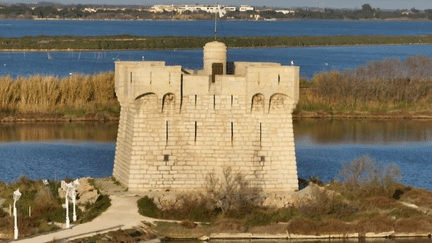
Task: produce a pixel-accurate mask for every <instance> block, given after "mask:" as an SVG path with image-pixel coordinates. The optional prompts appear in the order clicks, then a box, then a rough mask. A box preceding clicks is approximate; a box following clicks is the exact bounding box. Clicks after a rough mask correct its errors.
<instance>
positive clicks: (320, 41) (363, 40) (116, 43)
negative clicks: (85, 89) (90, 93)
mask: <svg viewBox="0 0 432 243" xmlns="http://www.w3.org/2000/svg"><path fill="white" fill-rule="evenodd" d="M217 40H218V41H220V42H223V43H225V44H226V45H227V47H228V48H282V47H317V46H325V47H326V46H372V45H376V46H380V45H424V44H432V35H421V36H371V35H359V36H352V35H346V36H308V35H305V36H259V37H257V36H230V37H219V38H218V39H217ZM210 41H214V38H213V37H196V36H133V35H111V36H35V37H19V38H14V37H10V38H0V52H23V51H28V52H50V51H55V52H57V51H65V52H69V51H70V52H76V51H81V52H85V51H121V50H128V51H136V50H173V49H176V50H183V49H184V50H187V49H201V48H202V46H204V45H205V43H207V42H210Z"/></svg>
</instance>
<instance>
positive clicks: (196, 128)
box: [194, 121, 198, 144]
mask: <svg viewBox="0 0 432 243" xmlns="http://www.w3.org/2000/svg"><path fill="white" fill-rule="evenodd" d="M197 134H198V123H197V122H196V121H195V138H194V142H195V144H196V139H197Z"/></svg>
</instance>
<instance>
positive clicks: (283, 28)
mask: <svg viewBox="0 0 432 243" xmlns="http://www.w3.org/2000/svg"><path fill="white" fill-rule="evenodd" d="M213 32H214V22H213V21H68V20H65V21H62V20H59V21H52V20H48V21H43V20H40V21H32V20H0V33H1V34H0V35H1V36H2V37H22V36H39V35H47V36H57V35H59V36H97V35H122V34H129V35H139V36H169V35H171V36H213ZM431 33H432V22H431V21H325V20H323V21H219V22H218V35H219V36H302V35H313V36H329V35H330V36H335V35H390V36H395V35H430V34H431Z"/></svg>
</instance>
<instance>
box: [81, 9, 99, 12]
mask: <svg viewBox="0 0 432 243" xmlns="http://www.w3.org/2000/svg"><path fill="white" fill-rule="evenodd" d="M83 12H88V13H96V12H97V10H96V9H95V8H84V10H83Z"/></svg>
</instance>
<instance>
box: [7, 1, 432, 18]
mask: <svg viewBox="0 0 432 243" xmlns="http://www.w3.org/2000/svg"><path fill="white" fill-rule="evenodd" d="M93 7H94V6H92V5H81V4H78V5H60V4H57V5H55V4H45V5H35V6H33V5H29V4H13V5H1V4H0V19H34V18H48V19H77V18H78V19H129V20H136V19H180V20H181V19H211V18H212V14H211V13H207V12H203V11H201V12H198V13H194V12H190V11H186V12H184V13H181V14H180V13H174V12H163V13H150V12H148V11H146V9H145V8H142V7H137V6H126V7H121V8H120V7H111V8H93ZM89 8H93V9H94V10H95V11H88V10H86V9H89ZM292 10H293V12H289V13H288V12H285V13H284V12H280V11H276V9H274V8H260V9H256V10H254V11H247V12H240V11H238V10H237V11H231V12H227V14H226V15H225V16H223V17H221V18H220V19H222V20H224V19H225V20H227V19H281V20H282V19H329V20H344V19H349V20H359V19H400V18H408V19H414V20H415V19H429V20H432V9H426V10H417V9H415V8H412V9H409V10H408V9H403V10H382V9H379V8H373V7H372V6H371V5H369V4H363V5H362V8H361V9H335V8H296V9H292Z"/></svg>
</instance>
